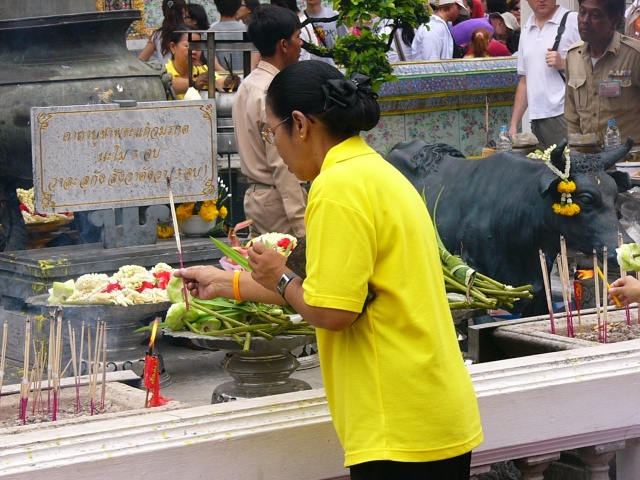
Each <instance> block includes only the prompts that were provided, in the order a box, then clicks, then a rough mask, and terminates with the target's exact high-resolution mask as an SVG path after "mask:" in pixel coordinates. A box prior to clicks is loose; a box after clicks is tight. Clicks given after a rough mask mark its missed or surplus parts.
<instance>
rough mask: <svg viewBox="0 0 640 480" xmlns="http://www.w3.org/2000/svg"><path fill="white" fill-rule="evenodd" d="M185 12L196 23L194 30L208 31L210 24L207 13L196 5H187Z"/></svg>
mask: <svg viewBox="0 0 640 480" xmlns="http://www.w3.org/2000/svg"><path fill="white" fill-rule="evenodd" d="M187 12H188V13H189V16H190V17H191V18H192V19H193V20H195V22H196V30H209V27H210V25H211V24H210V23H209V17H208V16H207V11H206V10H205V9H204V7H203V6H202V5H199V4H197V3H187Z"/></svg>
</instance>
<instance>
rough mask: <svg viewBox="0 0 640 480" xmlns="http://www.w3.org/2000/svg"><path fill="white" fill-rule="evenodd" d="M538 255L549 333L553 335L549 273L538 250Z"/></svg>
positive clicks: (554, 328) (542, 254)
mask: <svg viewBox="0 0 640 480" xmlns="http://www.w3.org/2000/svg"><path fill="white" fill-rule="evenodd" d="M538 253H539V254H540V269H541V270H542V281H543V282H544V293H545V295H546V297H547V309H548V310H549V322H550V323H551V333H552V334H553V335H555V333H556V324H555V322H554V319H553V301H552V298H551V286H550V285H549V272H548V271H547V259H546V258H545V255H544V253H542V250H538Z"/></svg>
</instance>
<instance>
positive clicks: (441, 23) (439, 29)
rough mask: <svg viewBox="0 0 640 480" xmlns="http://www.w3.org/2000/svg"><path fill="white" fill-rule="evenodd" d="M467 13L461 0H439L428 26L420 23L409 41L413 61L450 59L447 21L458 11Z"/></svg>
mask: <svg viewBox="0 0 640 480" xmlns="http://www.w3.org/2000/svg"><path fill="white" fill-rule="evenodd" d="M461 12H462V13H465V14H467V15H468V14H469V11H468V10H467V9H466V7H465V6H464V3H462V0H440V2H439V3H438V7H437V9H436V12H435V13H434V14H433V15H432V16H431V18H430V21H429V25H428V27H427V26H425V25H420V26H419V27H418V29H417V30H416V34H415V37H414V39H413V42H412V43H411V56H412V57H413V61H425V60H450V59H452V58H453V36H452V35H451V31H450V30H449V22H453V21H455V20H456V19H457V18H458V15H460V13H461Z"/></svg>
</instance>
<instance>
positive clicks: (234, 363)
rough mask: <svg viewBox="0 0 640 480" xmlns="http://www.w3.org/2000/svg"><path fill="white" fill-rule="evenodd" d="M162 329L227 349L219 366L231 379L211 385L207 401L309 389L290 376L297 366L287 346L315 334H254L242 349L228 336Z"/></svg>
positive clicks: (310, 339) (205, 345) (169, 334)
mask: <svg viewBox="0 0 640 480" xmlns="http://www.w3.org/2000/svg"><path fill="white" fill-rule="evenodd" d="M162 333H163V335H165V336H167V337H173V338H182V339H188V340H190V341H191V342H192V343H193V344H194V345H197V346H199V347H202V348H205V349H207V350H225V351H227V356H226V357H225V359H224V361H223V364H222V368H223V370H224V371H225V372H227V373H228V374H229V375H231V377H232V378H233V380H232V381H230V382H226V383H222V384H220V385H218V386H217V387H216V388H215V390H214V391H213V395H212V397H211V403H223V402H229V401H232V400H237V399H240V398H256V397H264V396H266V395H276V394H280V393H288V392H299V391H302V390H310V389H311V385H309V384H308V383H307V382H305V381H302V380H298V379H295V378H290V376H291V374H292V373H293V372H295V371H296V370H297V369H298V367H299V366H300V362H298V360H297V359H296V358H295V357H294V356H293V355H292V354H291V352H290V350H291V349H294V348H297V347H301V346H304V345H309V344H311V343H314V342H315V340H316V337H315V335H279V336H276V337H275V338H274V339H273V340H268V339H266V338H262V337H258V336H257V335H256V336H254V337H252V338H251V349H250V350H249V351H248V352H245V351H243V349H242V345H240V344H239V343H238V342H236V341H235V340H234V339H233V338H230V337H214V336H209V335H200V334H196V333H193V332H187V331H178V332H174V331H172V330H169V329H164V330H163V331H162Z"/></svg>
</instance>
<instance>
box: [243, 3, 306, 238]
mask: <svg viewBox="0 0 640 480" xmlns="http://www.w3.org/2000/svg"><path fill="white" fill-rule="evenodd" d="M249 36H250V37H251V41H252V42H253V44H254V45H255V46H256V48H257V49H258V51H259V52H260V55H261V56H262V60H261V61H260V63H259V64H258V66H257V68H256V69H255V70H253V71H252V72H251V74H249V75H248V76H247V77H246V78H245V80H244V81H243V82H242V83H241V84H240V88H239V89H238V93H237V96H236V99H235V101H234V104H233V110H232V116H233V125H234V127H235V134H236V140H237V143H238V151H239V153H240V166H241V169H242V173H243V174H244V175H246V176H247V177H248V178H249V182H250V183H251V185H250V186H249V189H248V190H247V192H246V193H245V197H244V211H245V216H246V217H247V219H252V220H253V223H252V225H251V236H252V237H255V236H258V235H261V234H263V233H269V232H279V233H286V234H289V235H293V236H295V237H297V238H300V237H303V236H304V235H305V228H304V211H305V208H306V204H307V193H306V190H305V189H304V188H303V186H302V185H301V184H300V181H299V180H298V179H297V178H296V177H295V175H293V173H291V172H290V171H289V169H288V168H287V166H286V165H285V164H284V162H283V161H282V158H280V156H279V155H278V152H277V151H276V148H275V146H273V144H271V143H270V142H269V141H268V140H269V138H270V137H269V136H268V135H263V130H265V129H266V120H265V116H266V113H265V96H266V92H267V88H268V87H269V84H270V83H271V80H273V77H274V76H275V75H276V74H277V73H278V72H279V71H280V70H282V69H283V68H284V67H286V66H287V65H290V64H292V63H295V62H297V61H298V59H299V58H300V50H301V49H302V40H300V20H299V19H298V17H297V15H296V14H295V13H293V12H292V11H290V10H287V9H284V8H281V7H276V6H272V5H265V6H264V7H263V8H261V9H259V10H258V11H256V12H254V16H253V18H252V21H251V24H250V25H249ZM291 93H292V95H295V94H296V92H291ZM276 128H277V126H275V127H273V128H272V130H275V129H276Z"/></svg>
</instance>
